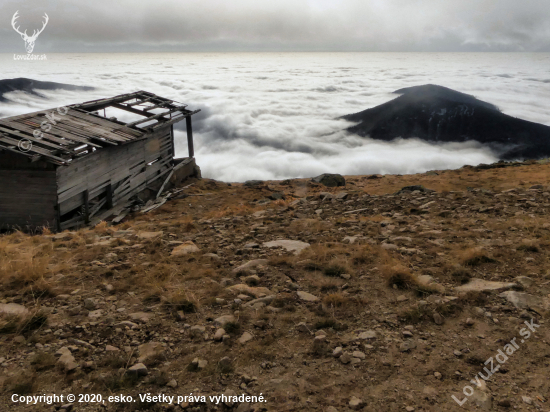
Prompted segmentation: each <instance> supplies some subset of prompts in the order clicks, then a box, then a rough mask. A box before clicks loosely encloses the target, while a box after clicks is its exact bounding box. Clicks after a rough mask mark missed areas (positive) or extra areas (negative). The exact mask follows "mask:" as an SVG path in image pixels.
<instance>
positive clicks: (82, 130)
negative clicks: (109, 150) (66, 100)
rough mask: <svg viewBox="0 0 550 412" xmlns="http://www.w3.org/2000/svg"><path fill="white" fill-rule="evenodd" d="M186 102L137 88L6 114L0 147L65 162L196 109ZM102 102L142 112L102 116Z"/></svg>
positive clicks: (104, 106) (1, 124)
mask: <svg viewBox="0 0 550 412" xmlns="http://www.w3.org/2000/svg"><path fill="white" fill-rule="evenodd" d="M186 107H187V105H182V104H180V103H177V102H175V101H174V100H170V99H166V98H164V97H160V96H157V95H155V94H153V93H149V92H145V91H139V92H135V93H130V94H123V95H120V96H115V97H111V98H107V99H98V100H93V101H89V102H85V103H80V104H74V105H70V106H66V107H62V108H59V109H52V110H45V111H44V110H42V111H40V112H34V113H28V114H23V115H19V116H13V117H6V118H3V119H0V151H2V150H7V151H11V152H16V153H18V154H20V155H24V156H27V157H30V158H31V159H32V160H33V161H35V160H39V159H44V160H47V161H48V162H51V163H55V164H58V165H67V164H69V163H70V162H71V161H72V160H73V159H75V158H77V157H80V156H85V155H87V154H91V153H93V152H95V151H97V150H101V149H102V148H104V147H109V146H116V145H122V144H126V143H130V142H135V141H137V140H141V139H145V138H147V137H148V136H149V135H150V133H152V132H154V131H155V130H157V129H158V128H160V127H165V126H169V125H171V124H174V123H177V122H179V121H181V120H183V119H185V118H186V117H189V116H192V115H193V114H195V113H198V112H199V111H200V110H195V111H190V110H187V109H186ZM107 108H113V109H119V110H124V111H126V112H130V113H133V114H136V115H140V116H141V118H140V119H139V120H136V121H133V122H129V123H124V122H122V121H119V120H117V119H116V118H114V117H110V118H107V117H104V116H101V114H100V113H101V112H100V111H101V110H105V109H107ZM104 113H106V112H105V111H104ZM37 131H38V132H37Z"/></svg>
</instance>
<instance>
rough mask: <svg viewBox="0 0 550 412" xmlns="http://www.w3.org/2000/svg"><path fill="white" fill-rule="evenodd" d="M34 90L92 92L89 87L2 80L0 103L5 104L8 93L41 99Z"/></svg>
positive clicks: (22, 80) (35, 81) (22, 79)
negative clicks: (5, 95)
mask: <svg viewBox="0 0 550 412" xmlns="http://www.w3.org/2000/svg"><path fill="white" fill-rule="evenodd" d="M36 90H82V91H89V90H94V88H93V87H89V86H75V85H72V84H65V83H56V82H42V81H40V80H33V79H26V78H24V77H19V78H17V79H4V80H0V102H5V101H7V99H6V98H5V97H4V94H6V93H9V92H16V91H21V92H25V93H30V94H33V95H35V96H40V97H43V96H42V95H41V94H40V93H38V92H37V91H36Z"/></svg>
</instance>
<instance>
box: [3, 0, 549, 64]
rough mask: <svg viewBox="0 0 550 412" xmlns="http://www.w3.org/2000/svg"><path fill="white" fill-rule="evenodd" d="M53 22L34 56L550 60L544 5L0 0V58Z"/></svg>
mask: <svg viewBox="0 0 550 412" xmlns="http://www.w3.org/2000/svg"><path fill="white" fill-rule="evenodd" d="M17 10H19V14H20V18H19V24H20V25H21V29H22V30H24V29H28V31H27V32H28V33H29V34H30V33H32V31H33V29H37V28H40V27H41V18H42V15H43V13H48V15H49V17H50V21H49V24H48V26H47V27H46V29H45V30H44V32H43V33H42V34H41V35H40V36H39V38H38V40H37V42H36V47H35V50H34V52H35V53H36V54H39V53H47V52H50V53H54V52H81V53H85V52H139V51H143V52H146V51H545V52H550V2H549V1H548V0H231V1H229V0H155V1H152V0H147V1H145V0H108V1H107V0H92V1H73V0H61V1H53V0H49V1H48V0H31V1H25V0H17V1H14V0H2V1H1V3H0V16H1V19H0V39H1V41H0V52H9V53H24V48H23V46H24V45H23V41H22V39H21V37H20V36H19V35H18V34H17V33H15V31H14V30H13V29H12V27H11V18H12V16H13V14H14V13H15V11H17Z"/></svg>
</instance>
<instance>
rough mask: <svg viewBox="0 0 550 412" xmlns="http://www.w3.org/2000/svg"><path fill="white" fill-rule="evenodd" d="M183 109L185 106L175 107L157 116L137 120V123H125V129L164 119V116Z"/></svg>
mask: <svg viewBox="0 0 550 412" xmlns="http://www.w3.org/2000/svg"><path fill="white" fill-rule="evenodd" d="M184 109H185V106H179V107H175V108H173V109H170V110H168V111H166V112H163V113H159V114H155V115H153V116H151V117H148V118H146V119H141V120H137V121H135V122H131V123H126V126H127V127H132V126H137V125H138V124H142V123H146V122H148V121H150V120H156V119H160V118H162V117H164V116H167V115H169V114H172V113H174V112H178V111H181V110H184ZM164 120H169V119H164Z"/></svg>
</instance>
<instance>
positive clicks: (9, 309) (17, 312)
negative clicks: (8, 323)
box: [0, 303, 29, 316]
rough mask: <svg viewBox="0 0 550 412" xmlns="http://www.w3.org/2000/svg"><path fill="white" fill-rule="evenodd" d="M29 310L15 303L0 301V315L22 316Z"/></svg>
mask: <svg viewBox="0 0 550 412" xmlns="http://www.w3.org/2000/svg"><path fill="white" fill-rule="evenodd" d="M27 313H29V310H28V309H27V308H26V307H25V306H23V305H18V304H17V303H0V315H11V316H24V315H26V314H27Z"/></svg>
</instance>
